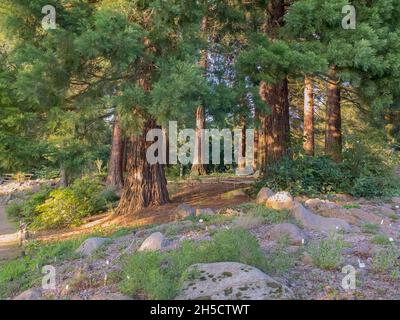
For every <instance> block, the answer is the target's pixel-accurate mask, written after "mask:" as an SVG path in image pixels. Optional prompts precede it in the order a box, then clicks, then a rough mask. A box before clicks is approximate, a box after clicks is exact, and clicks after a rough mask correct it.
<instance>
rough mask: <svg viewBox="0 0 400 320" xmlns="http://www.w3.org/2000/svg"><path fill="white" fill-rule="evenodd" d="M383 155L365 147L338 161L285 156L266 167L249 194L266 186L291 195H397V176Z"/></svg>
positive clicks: (349, 152)
mask: <svg viewBox="0 0 400 320" xmlns="http://www.w3.org/2000/svg"><path fill="white" fill-rule="evenodd" d="M357 152H361V151H359V150H358V151H357ZM382 152H384V150H382ZM383 157H384V156H373V155H371V153H370V152H368V151H367V150H364V152H363V153H362V154H357V153H356V151H355V150H348V151H347V156H346V157H345V159H344V160H343V162H341V163H336V162H334V161H332V160H331V159H329V158H327V157H309V156H298V157H296V158H294V159H289V158H285V159H284V160H282V162H280V163H279V164H276V165H273V166H270V167H268V168H267V171H266V176H265V177H264V178H262V179H260V180H259V181H258V182H257V183H256V184H255V187H254V190H253V194H255V193H256V192H257V191H258V190H259V189H261V188H262V187H265V186H267V187H269V188H272V189H273V190H286V191H289V192H290V193H291V194H293V195H308V196H318V195H321V194H330V193H332V194H333V193H346V194H350V195H353V196H356V197H366V198H372V197H384V196H393V195H398V194H399V192H400V188H399V184H398V182H399V179H398V177H396V176H395V175H394V159H391V161H389V160H390V159H389V160H388V159H384V158H383Z"/></svg>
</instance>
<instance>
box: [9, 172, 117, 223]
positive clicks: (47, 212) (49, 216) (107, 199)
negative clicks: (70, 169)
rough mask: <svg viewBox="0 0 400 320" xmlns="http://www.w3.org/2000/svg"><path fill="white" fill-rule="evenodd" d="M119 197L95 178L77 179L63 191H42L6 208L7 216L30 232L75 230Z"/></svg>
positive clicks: (46, 188) (62, 189)
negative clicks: (26, 227) (74, 227)
mask: <svg viewBox="0 0 400 320" xmlns="http://www.w3.org/2000/svg"><path fill="white" fill-rule="evenodd" d="M117 200H118V197H117V195H116V193H115V190H114V189H113V188H112V187H105V186H104V185H103V183H102V182H101V180H100V178H99V177H97V176H93V175H92V176H84V177H83V178H81V179H76V180H75V181H74V182H73V183H72V184H71V185H69V186H68V187H65V188H56V189H52V188H51V187H44V188H42V189H41V190H40V191H39V192H37V193H34V194H32V195H28V198H27V199H25V200H19V201H16V202H13V203H11V204H9V205H8V206H7V207H6V212H7V214H8V215H9V217H10V218H12V219H14V220H23V221H25V222H27V223H30V224H31V228H32V229H36V230H40V229H56V228H62V227H73V226H78V225H79V224H81V223H82V221H83V220H82V219H83V218H85V217H88V216H90V215H93V214H96V213H99V212H101V211H103V210H105V209H107V206H109V205H112V204H113V203H114V202H115V201H117Z"/></svg>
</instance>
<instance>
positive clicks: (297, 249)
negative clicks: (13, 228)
mask: <svg viewBox="0 0 400 320" xmlns="http://www.w3.org/2000/svg"><path fill="white" fill-rule="evenodd" d="M248 186H249V181H248V180H246V179H244V180H236V181H225V182H224V181H223V180H217V181H214V180H208V181H205V182H203V183H199V182H186V183H179V184H178V183H177V184H173V185H170V189H171V190H170V192H171V195H172V196H171V198H172V202H171V203H170V204H168V205H165V206H161V207H158V208H149V209H146V210H143V211H141V212H139V213H136V214H134V215H128V216H113V215H112V214H103V215H100V216H97V217H94V218H93V220H92V221H87V223H86V224H85V225H83V226H81V227H80V228H75V229H71V230H62V231H57V232H42V233H38V234H36V235H34V237H35V238H36V239H37V240H41V241H46V242H47V241H49V242H53V241H56V240H61V239H62V240H64V239H70V238H74V237H75V236H77V235H79V236H82V234H86V235H87V236H86V238H87V237H98V236H101V237H106V238H107V239H108V241H107V243H106V244H105V245H102V246H101V247H100V248H99V249H98V250H96V252H95V253H94V254H93V255H90V256H74V257H73V258H72V257H70V258H68V259H64V260H62V261H61V259H60V260H59V261H57V259H56V258H55V259H54V264H53V265H54V267H55V268H56V270H57V286H56V289H55V290H52V291H49V292H45V293H43V296H41V298H44V299H84V300H86V299H120V298H121V297H122V298H126V299H128V298H130V299H132V298H133V299H142V298H145V296H129V297H128V296H125V295H122V294H121V291H120V286H119V283H118V281H116V280H115V275H116V274H121V272H122V270H123V268H124V265H123V260H122V258H121V255H122V256H129V255H132V254H135V252H136V251H137V249H138V248H139V247H140V245H141V244H142V243H143V241H144V240H145V239H146V238H147V237H148V236H150V235H151V234H153V233H154V232H161V233H162V234H164V235H165V237H166V238H167V240H168V241H167V242H168V245H167V246H166V247H164V248H162V250H161V251H162V252H168V251H171V250H176V249H177V248H179V247H180V245H181V243H182V242H183V241H185V240H192V241H195V242H196V243H201V242H203V241H208V240H210V239H211V238H212V236H213V234H215V232H216V231H218V230H226V229H234V228H236V227H240V228H244V229H247V230H248V231H249V232H250V233H251V234H252V235H253V236H254V237H255V238H256V239H257V240H258V243H259V245H260V248H261V250H262V252H263V253H264V254H265V257H267V259H269V260H271V261H272V262H273V263H275V266H274V268H273V269H271V272H269V273H268V275H269V276H271V277H273V278H274V279H275V280H277V281H279V282H280V283H282V284H284V285H285V286H287V287H288V288H290V289H291V290H292V291H293V293H294V298H295V299H361V300H363V299H400V281H399V279H400V276H399V271H400V269H399V267H400V264H399V261H400V260H399V259H400V251H399V243H400V209H399V208H400V199H398V198H393V199H374V200H367V199H363V198H353V197H350V196H345V195H332V196H330V197H329V201H328V202H327V207H329V209H327V210H325V211H324V212H323V213H317V212H316V211H313V212H315V213H317V214H320V215H321V216H325V217H333V218H338V217H341V218H343V217H344V218H346V219H348V220H349V224H350V225H351V230H350V231H348V232H345V233H343V234H342V237H343V241H344V242H343V243H345V246H344V247H342V248H340V249H339V251H338V252H336V251H337V250H336V248H329V245H328V248H326V250H327V251H326V252H323V253H322V256H321V257H319V258H321V260H323V259H328V260H329V259H331V260H332V259H339V261H338V262H339V265H338V267H333V268H324V267H322V266H321V265H320V264H319V263H318V261H316V257H311V256H310V254H309V252H310V251H309V249H310V247H309V244H312V243H320V244H321V243H322V241H325V239H327V238H328V237H329V234H328V233H326V232H321V231H316V230H310V229H307V228H303V227H302V226H301V225H299V224H296V223H295V222H294V221H293V220H292V219H289V220H288V221H282V219H280V220H279V222H276V221H275V222H274V221H265V220H257V219H253V218H249V217H247V211H246V210H247V209H243V208H246V206H247V207H248V206H254V199H251V198H250V197H248V196H247V195H245V194H244V193H241V192H238V193H235V192H233V193H232V192H231V191H232V190H236V189H239V190H242V189H243V188H246V187H248ZM225 195H229V196H225ZM296 200H297V201H299V202H301V203H303V204H305V203H306V202H307V200H308V198H307V197H301V198H296ZM324 200H326V198H325V199H324ZM182 203H186V204H188V205H190V206H191V207H193V208H196V209H198V208H211V209H212V210H213V211H214V212H215V215H214V216H212V217H211V218H210V220H206V221H203V220H202V219H201V220H199V218H198V219H197V220H196V219H194V220H193V219H191V220H187V219H184V220H179V219H176V208H177V206H178V205H180V204H182ZM328 204H329V205H328ZM243 206H244V207H243ZM310 210H311V209H310ZM353 213H354V214H357V217H362V219H365V220H361V221H357V222H354V221H353V220H352V219H353ZM283 222H286V223H291V224H294V225H296V226H297V227H298V228H299V229H301V232H302V233H303V235H304V237H305V238H306V239H307V242H306V243H305V244H285V245H284V246H282V245H281V244H280V242H279V240H277V239H272V238H271V237H270V233H271V230H272V229H273V228H274V227H276V226H277V225H278V224H282V223H283ZM82 241H83V240H82ZM330 245H332V243H331V244H330ZM335 245H336V244H335ZM392 249H393V250H394V251H393V250H392ZM335 250H336V251H335ZM391 252H394V254H395V255H396V256H395V257H393V254H392V253H391ZM324 255H325V256H324ZM329 255H332V256H329ZM335 255H337V256H335ZM346 265H351V266H354V268H355V270H356V274H357V282H356V284H357V287H356V289H355V290H345V289H344V288H343V287H342V284H343V283H342V280H343V278H344V276H345V274H344V273H343V272H342V267H343V266H346ZM106 275H109V277H108V278H107V277H105V276H106ZM117 278H118V277H117ZM25 289H27V288H25ZM21 291H23V290H22V288H20V290H19V291H18V290H17V291H16V292H14V293H13V294H12V296H10V297H13V296H15V295H17V294H18V293H21Z"/></svg>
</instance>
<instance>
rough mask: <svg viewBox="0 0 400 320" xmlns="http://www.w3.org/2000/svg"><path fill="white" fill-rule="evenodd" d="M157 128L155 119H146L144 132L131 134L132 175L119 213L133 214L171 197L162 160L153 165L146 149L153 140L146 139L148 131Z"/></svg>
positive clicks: (129, 159) (123, 194) (160, 203)
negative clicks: (148, 158)
mask: <svg viewBox="0 0 400 320" xmlns="http://www.w3.org/2000/svg"><path fill="white" fill-rule="evenodd" d="M153 128H156V122H155V120H154V119H149V120H146V121H145V124H144V128H143V132H142V134H141V135H135V136H132V137H131V143H130V147H129V150H128V163H127V167H128V177H127V179H126V181H125V188H124V191H123V193H122V197H121V201H120V203H119V206H118V208H117V211H116V212H117V214H129V213H135V212H136V211H138V210H140V209H143V208H146V207H150V206H158V205H163V204H165V203H167V202H168V201H169V196H168V190H167V180H166V178H165V174H164V167H163V165H162V164H159V163H157V164H154V165H150V164H149V162H148V161H147V159H146V151H147V149H148V148H149V147H150V146H151V145H152V144H153V142H151V141H146V135H147V132H148V131H149V130H151V129H153Z"/></svg>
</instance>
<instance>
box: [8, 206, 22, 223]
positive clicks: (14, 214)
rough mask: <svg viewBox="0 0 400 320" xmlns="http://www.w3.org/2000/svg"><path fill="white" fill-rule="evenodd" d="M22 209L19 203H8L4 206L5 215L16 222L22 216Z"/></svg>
mask: <svg viewBox="0 0 400 320" xmlns="http://www.w3.org/2000/svg"><path fill="white" fill-rule="evenodd" d="M22 207H23V205H22V204H21V203H10V204H8V205H7V206H6V209H5V210H6V213H7V216H8V217H9V218H10V219H13V220H17V219H19V218H20V217H21V216H22Z"/></svg>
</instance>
